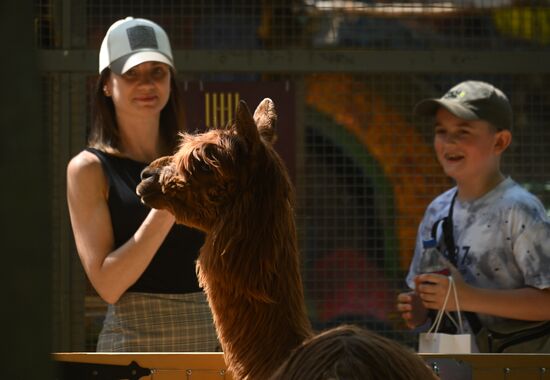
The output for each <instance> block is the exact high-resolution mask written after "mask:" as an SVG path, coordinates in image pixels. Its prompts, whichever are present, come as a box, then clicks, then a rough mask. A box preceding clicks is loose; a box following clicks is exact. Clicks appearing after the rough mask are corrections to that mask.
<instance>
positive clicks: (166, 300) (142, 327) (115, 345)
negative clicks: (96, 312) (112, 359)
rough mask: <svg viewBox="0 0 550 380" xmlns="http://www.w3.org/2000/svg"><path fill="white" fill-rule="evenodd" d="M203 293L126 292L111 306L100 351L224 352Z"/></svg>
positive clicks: (100, 341) (99, 342)
mask: <svg viewBox="0 0 550 380" xmlns="http://www.w3.org/2000/svg"><path fill="white" fill-rule="evenodd" d="M220 350H221V349H220V346H219V343H218V340H217V338H216V331H215V329H214V323H213V318H212V313H211V311H210V308H209V306H208V302H207V300H206V296H205V294H204V293H203V292H197V293H189V294H155V293H133V292H128V293H125V294H124V295H123V296H122V297H121V298H120V299H119V301H118V302H117V303H116V304H114V305H109V307H108V309H107V314H106V316H105V321H104V322H103V329H102V330H101V333H100V334H99V339H98V343H97V351H98V352H200V351H202V352H213V351H220Z"/></svg>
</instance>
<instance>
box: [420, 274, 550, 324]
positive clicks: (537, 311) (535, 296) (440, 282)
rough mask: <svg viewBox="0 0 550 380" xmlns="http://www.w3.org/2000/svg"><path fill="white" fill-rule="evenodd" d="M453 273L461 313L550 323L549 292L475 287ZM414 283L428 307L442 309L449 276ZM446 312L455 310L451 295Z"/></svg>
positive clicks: (425, 277)
mask: <svg viewBox="0 0 550 380" xmlns="http://www.w3.org/2000/svg"><path fill="white" fill-rule="evenodd" d="M452 272H453V279H454V280H455V283H456V285H457V293H458V300H459V303H460V309H461V310H464V311H472V312H476V313H482V314H489V315H494V316H497V317H503V318H512V319H520V320H526V321H544V320H550V290H549V289H544V290H541V289H536V288H532V287H524V288H520V289H483V288H476V287H474V286H471V285H469V284H467V283H465V282H464V280H463V279H462V277H461V276H460V274H459V273H458V271H457V270H456V269H454V268H452ZM415 282H416V285H417V289H418V292H419V295H420V298H421V299H422V303H423V304H424V306H425V307H426V308H429V309H440V308H441V307H442V306H443V301H444V299H445V295H446V294H447V289H448V286H449V279H448V278H447V277H446V276H442V275H437V274H422V275H419V276H417V277H416V278H415ZM427 282H429V283H431V284H428V283H427ZM447 309H449V310H456V305H455V302H454V297H453V296H452V295H451V296H450V297H449V301H448V303H447Z"/></svg>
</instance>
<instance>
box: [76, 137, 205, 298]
mask: <svg viewBox="0 0 550 380" xmlns="http://www.w3.org/2000/svg"><path fill="white" fill-rule="evenodd" d="M86 150H87V151H88V152H91V153H93V154H95V155H96V156H97V157H98V158H99V160H100V161H101V163H102V165H103V171H104V172H105V175H106V176H107V179H108V181H109V200H108V205H109V211H110V213H111V222H112V226H113V233H114V239H115V249H116V248H118V247H120V246H121V245H123V244H124V243H125V242H127V241H128V240H129V239H130V238H131V237H132V236H133V235H134V233H135V232H136V231H137V229H138V228H139V226H140V225H141V223H142V222H143V220H144V219H145V217H146V216H147V214H148V213H149V211H150V210H151V209H150V207H148V206H145V205H144V204H143V203H141V201H140V199H139V197H138V196H137V195H136V186H137V185H138V183H139V182H140V173H141V171H142V170H143V169H144V168H145V167H146V166H147V164H145V163H142V162H137V161H134V160H131V159H129V158H123V157H117V156H114V155H111V154H107V153H105V152H102V151H100V150H97V149H93V148H87V149H86ZM203 242H204V234H203V233H202V232H200V231H197V230H195V229H192V228H189V227H185V226H182V225H174V226H173V227H172V229H171V230H170V232H169V233H168V235H167V236H166V239H165V240H164V242H163V243H162V245H161V246H160V248H159V250H158V252H157V253H156V254H155V256H154V257H153V260H152V261H151V263H150V264H149V266H148V267H147V269H146V270H145V272H143V274H142V275H141V277H140V278H139V279H138V280H137V281H136V283H135V284H134V285H132V286H131V287H130V288H129V289H128V291H131V292H148V293H192V292H197V291H200V288H199V285H198V280H197V276H196V273H195V261H196V259H197V256H198V252H199V249H200V247H201V246H202V244H203Z"/></svg>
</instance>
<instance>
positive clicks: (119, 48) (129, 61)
mask: <svg viewBox="0 0 550 380" xmlns="http://www.w3.org/2000/svg"><path fill="white" fill-rule="evenodd" d="M99 72H100V78H99V80H98V84H97V89H96V94H95V104H96V112H95V115H94V123H93V125H92V128H91V131H90V135H89V141H88V148H86V149H85V150H83V151H82V152H80V153H79V154H78V155H76V156H75V157H74V158H73V159H72V160H71V161H70V163H69V165H68V167H67V199H68V204H69V212H70V217H71V224H72V228H73V232H74V237H75V242H76V247H77V250H78V254H79V256H80V259H81V261H82V265H83V267H84V270H85V271H86V274H87V276H88V278H89V279H90V282H91V284H92V285H93V287H94V288H95V290H96V291H97V293H98V294H99V295H100V296H101V297H102V298H103V299H104V300H105V301H106V302H107V303H108V304H109V307H108V311H107V315H106V318H105V321H104V324H103V329H102V331H101V333H100V335H99V339H98V345H97V350H98V351H104V352H105V351H111V352H112V351H119V352H128V351H215V350H216V348H217V345H218V343H217V340H216V335H215V331H214V326H213V321H212V316H211V313H210V309H209V308H208V304H207V301H206V298H205V296H204V294H203V292H202V291H201V289H200V288H199V286H198V281H197V278H196V274H195V260H196V258H197V255H198V251H199V248H200V246H201V245H202V243H203V235H202V234H201V233H200V232H198V231H196V230H193V229H190V228H187V227H184V226H180V225H175V224H174V217H173V216H172V215H171V214H170V213H169V212H166V211H161V210H154V209H153V210H151V209H149V208H148V207H146V206H145V205H143V204H141V202H140V200H139V198H138V197H137V195H136V194H135V187H136V186H137V184H138V183H139V181H140V173H141V170H142V169H143V168H145V167H146V166H147V164H148V163H149V162H151V161H152V160H154V159H156V158H158V157H161V156H164V155H169V154H171V153H172V152H173V150H174V149H175V147H176V145H177V140H178V139H177V134H178V132H179V131H180V129H181V126H182V125H183V123H182V111H181V106H180V95H179V93H178V89H177V85H176V82H175V79H174V63H173V59H172V52H171V48H170V43H169V40H168V36H167V35H166V33H165V31H164V30H163V29H162V28H161V27H160V26H159V25H157V24H155V23H153V22H151V21H149V20H145V19H133V18H131V17H128V18H126V19H124V20H119V21H117V22H115V23H114V24H113V25H112V26H111V27H110V28H109V30H108V31H107V34H106V36H105V38H104V40H103V43H102V45H101V50H100V53H99Z"/></svg>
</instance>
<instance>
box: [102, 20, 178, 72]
mask: <svg viewBox="0 0 550 380" xmlns="http://www.w3.org/2000/svg"><path fill="white" fill-rule="evenodd" d="M148 61H154V62H163V63H166V64H167V65H169V66H170V67H172V68H175V67H174V59H173V57H172V49H171V48H170V41H169V40H168V35H167V34H166V32H165V31H164V29H162V28H161V27H160V26H159V25H157V24H155V23H154V22H152V21H149V20H146V19H143V18H133V17H126V18H125V19H122V20H118V21H116V22H115V23H114V24H113V25H111V27H110V28H109V30H107V34H106V35H105V38H103V42H102V43H101V49H100V51H99V73H101V72H102V71H103V70H105V69H106V68H107V67H109V68H110V69H111V71H113V72H114V73H115V74H118V75H122V74H124V73H125V72H126V71H128V70H130V69H131V68H132V67H134V66H136V65H139V64H140V63H143V62H148Z"/></svg>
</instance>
